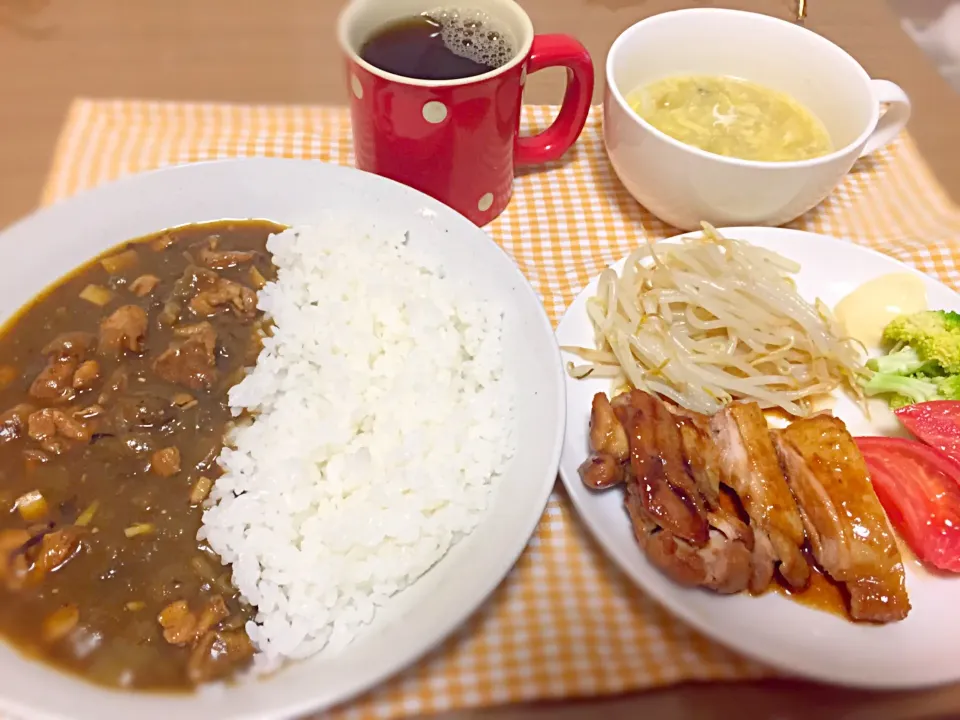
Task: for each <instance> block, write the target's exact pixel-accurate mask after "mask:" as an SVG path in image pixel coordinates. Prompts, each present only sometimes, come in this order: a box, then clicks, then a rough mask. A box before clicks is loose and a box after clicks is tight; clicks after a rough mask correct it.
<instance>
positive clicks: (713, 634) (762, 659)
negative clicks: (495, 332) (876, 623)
mask: <svg viewBox="0 0 960 720" xmlns="http://www.w3.org/2000/svg"><path fill="white" fill-rule="evenodd" d="M716 230H717V231H718V232H719V233H720V234H722V235H724V236H726V237H728V238H730V239H738V238H737V237H736V234H738V233H744V232H746V233H749V234H756V233H764V234H771V235H775V236H780V237H783V238H784V239H787V238H792V239H802V238H803V237H808V238H809V237H811V236H812V237H816V238H817V239H818V240H821V241H828V242H830V243H842V244H843V245H844V246H851V247H853V248H855V250H856V251H857V252H863V253H866V254H868V255H871V256H875V257H876V258H878V259H880V260H882V261H883V262H885V263H893V264H895V265H897V266H899V268H900V269H901V270H902V271H905V272H909V273H910V274H913V275H916V276H919V277H922V278H923V279H924V280H925V281H927V282H931V283H933V284H935V285H939V286H941V287H942V288H943V289H944V290H946V291H949V292H950V293H952V294H953V295H956V296H958V297H960V293H958V292H957V291H956V290H954V289H953V288H951V287H950V286H948V285H947V284H946V283H944V282H942V281H941V280H940V279H939V278H936V277H933V276H931V275H928V274H926V273H924V272H922V271H921V270H919V269H918V268H916V267H913V266H911V265H908V264H906V263H904V262H903V261H901V260H899V259H897V258H895V257H892V256H891V255H887V254H885V253H882V252H880V251H878V250H876V249H874V248H872V247H867V246H864V245H862V244H860V243H857V242H854V241H852V240H850V239H848V238H844V237H837V236H831V235H825V234H823V233H816V232H810V231H806V230H798V229H794V228H783V227H764V226H730V227H718V228H716ZM701 234H702V231H700V230H692V231H689V232H683V233H678V234H676V235H671V236H669V237H666V238H663V239H662V240H655V242H679V241H680V240H682V239H686V238H690V237H697V236H699V235H701ZM746 242H751V241H750V240H747V241H746ZM630 252H633V251H632V250H631V251H630ZM630 252H628V253H627V254H625V255H624V256H623V257H621V258H620V259H618V260H616V261H615V262H613V263H611V264H610V265H608V266H607V267H606V268H603V269H601V271H600V272H598V273H596V274H595V275H593V276H591V277H590V278H589V279H588V280H587V282H586V284H584V286H583V287H581V288H580V289H579V290H578V291H577V294H576V295H575V296H574V297H573V299H572V300H571V301H570V303H569V304H568V305H567V308H566V309H565V311H564V314H563V316H562V317H561V319H560V322H559V323H557V331H556V333H557V339H558V341H559V340H560V334H561V328H562V327H563V325H564V323H565V322H566V321H567V320H568V318H570V317H571V316H570V312H571V310H572V308H573V306H574V304H576V302H577V301H578V300H579V299H580V298H581V296H583V295H584V293H585V292H586V291H587V289H588V288H589V287H590V286H591V285H593V284H594V283H595V282H596V281H597V279H598V278H599V276H600V274H601V273H602V272H604V271H605V270H608V269H616V270H617V271H618V272H619V271H620V270H622V268H623V265H624V263H625V262H626V260H627V259H628V258H629V256H630ZM788 257H789V256H788ZM563 355H564V358H565V361H566V355H567V354H566V353H563ZM564 379H565V381H566V382H567V384H569V382H570V381H571V379H570V378H569V377H565V378H564ZM570 422H571V418H570V417H567V425H569V423H570ZM573 452H575V451H574V450H573V449H572V448H569V447H568V444H567V438H566V431H565V432H564V447H563V453H562V456H561V462H560V468H559V474H560V479H561V482H562V483H563V486H564V490H565V492H566V494H567V496H568V497H569V498H570V500H571V503H572V504H573V506H574V508H575V509H576V512H577V520H578V521H579V522H581V523H582V524H583V526H584V527H585V528H586V529H587V531H588V532H589V533H590V535H591V537H592V538H593V540H594V541H596V542H597V544H598V545H600V547H601V549H602V550H603V552H604V553H605V554H606V556H607V557H609V558H610V559H611V560H612V561H613V562H614V563H615V565H616V566H617V568H618V569H619V570H620V571H621V572H622V573H624V575H626V576H627V577H628V578H629V579H630V582H631V583H633V585H634V586H635V587H637V588H638V589H640V590H641V591H642V592H644V593H645V594H646V595H648V596H649V597H651V598H652V599H653V600H654V601H655V602H656V603H657V604H658V605H659V606H660V607H661V608H663V609H664V610H665V611H666V612H668V613H669V614H671V615H672V616H674V617H675V618H677V619H679V620H680V621H681V622H683V623H685V624H687V625H688V626H690V627H691V628H693V629H694V630H696V631H697V632H700V633H702V634H703V635H705V636H706V637H708V638H709V639H711V640H712V641H713V642H716V643H718V644H720V645H722V646H723V647H724V648H726V649H728V650H731V651H733V652H735V653H738V654H740V655H743V656H744V657H747V658H749V659H752V660H754V661H757V662H759V663H761V664H763V665H766V666H767V668H768V669H771V670H774V671H776V672H778V673H783V674H784V675H786V676H787V677H793V678H797V679H803V680H810V681H815V682H818V683H822V684H826V685H831V686H836V687H848V688H853V689H862V690H876V691H887V692H896V691H903V690H909V689H921V688H934V687H938V686H943V685H947V684H951V683H955V682H957V680H960V667H958V669H957V670H956V672H955V674H954V675H952V676H946V675H944V676H942V677H937V678H934V679H932V680H930V681H923V682H916V681H909V680H908V681H906V682H902V683H899V684H898V683H890V682H882V683H880V682H876V681H871V680H870V679H869V678H866V677H863V676H859V679H858V678H854V677H852V676H851V677H844V678H840V679H838V678H836V677H832V676H831V675H829V674H827V672H826V671H823V672H818V671H817V669H816V668H815V667H800V668H798V667H797V666H795V665H790V664H789V663H788V662H787V661H785V660H783V659H782V658H783V656H782V655H777V654H775V653H774V652H768V651H767V650H766V649H765V648H766V647H769V645H767V646H763V644H762V643H761V644H754V645H750V644H748V643H743V644H741V643H739V642H737V637H738V636H737V635H736V634H735V633H733V632H727V631H725V629H724V628H723V627H722V626H721V624H719V623H717V624H710V623H708V622H707V621H706V620H705V619H703V618H702V617H701V616H700V615H699V614H698V613H696V612H695V611H693V610H691V609H689V608H688V606H687V605H675V604H672V599H671V598H669V597H668V596H667V595H666V593H665V592H663V591H662V590H661V588H660V587H658V586H656V585H653V584H648V583H646V582H645V581H644V580H643V579H641V577H640V574H639V573H637V572H635V571H634V569H633V568H632V567H631V565H632V562H631V560H630V559H629V558H628V557H627V555H626V554H625V551H624V552H621V551H620V550H619V549H618V543H617V542H616V541H614V540H613V539H612V536H611V534H610V530H609V529H608V528H609V526H607V525H604V524H602V523H601V524H595V523H592V522H589V521H588V520H587V516H586V512H585V510H584V505H585V502H586V498H587V497H588V496H584V495H582V494H581V493H579V492H575V491H574V488H577V490H579V486H581V485H582V481H581V480H580V478H579V476H574V477H569V476H568V475H569V474H568V473H567V472H566V468H567V463H565V462H564V461H563V458H564V457H566V456H568V454H569V453H573ZM575 464H578V463H575ZM636 549H637V550H638V551H639V548H638V547H637V548H636ZM652 570H653V571H654V572H659V571H658V570H656V568H652ZM704 592H706V591H704ZM722 598H723V596H720V595H717V599H718V600H721V599H722ZM783 601H784V602H789V600H788V599H787V598H783ZM811 611H812V612H817V611H816V610H815V609H811ZM864 627H872V626H864ZM774 677H776V675H774Z"/></svg>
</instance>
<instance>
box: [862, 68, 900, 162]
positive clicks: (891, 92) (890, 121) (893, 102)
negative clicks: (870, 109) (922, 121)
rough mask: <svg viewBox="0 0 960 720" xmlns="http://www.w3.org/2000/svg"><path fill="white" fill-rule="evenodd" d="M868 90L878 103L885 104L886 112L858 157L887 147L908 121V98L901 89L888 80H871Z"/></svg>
mask: <svg viewBox="0 0 960 720" xmlns="http://www.w3.org/2000/svg"><path fill="white" fill-rule="evenodd" d="M870 89H871V90H872V91H873V96H874V98H876V101H877V102H878V103H881V104H886V106H887V110H886V112H885V113H883V115H881V116H880V120H879V121H878V122H877V126H876V127H875V128H874V129H873V132H872V133H870V137H868V138H867V142H866V144H865V145H864V146H863V151H862V152H861V153H860V157H863V156H864V155H869V154H870V153H872V152H875V151H877V150H879V149H880V148H882V147H886V146H887V145H889V144H890V142H891V141H892V140H893V139H894V138H895V137H896V136H897V135H899V134H900V131H901V130H903V128H904V126H906V124H907V121H908V120H909V119H910V98H909V97H908V96H907V94H906V93H905V92H904V91H903V88H901V87H900V86H899V85H897V84H896V83H892V82H890V81H889V80H871V81H870Z"/></svg>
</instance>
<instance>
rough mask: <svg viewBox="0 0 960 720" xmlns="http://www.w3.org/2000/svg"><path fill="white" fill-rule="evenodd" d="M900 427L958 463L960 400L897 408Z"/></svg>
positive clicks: (959, 453) (959, 455)
mask: <svg viewBox="0 0 960 720" xmlns="http://www.w3.org/2000/svg"><path fill="white" fill-rule="evenodd" d="M896 415H897V418H898V419H899V420H900V422H901V423H903V426H904V427H905V428H906V429H907V430H909V431H910V432H912V433H913V434H914V435H916V436H917V438H918V439H919V440H922V441H923V442H925V443H926V444H927V445H930V446H931V447H935V448H937V450H940V451H942V452H943V453H944V454H946V455H949V456H950V457H951V458H952V459H953V460H956V461H957V462H958V463H960V400H932V401H930V402H923V403H917V404H916V405H907V406H906V407H902V408H900V409H899V410H897V411H896Z"/></svg>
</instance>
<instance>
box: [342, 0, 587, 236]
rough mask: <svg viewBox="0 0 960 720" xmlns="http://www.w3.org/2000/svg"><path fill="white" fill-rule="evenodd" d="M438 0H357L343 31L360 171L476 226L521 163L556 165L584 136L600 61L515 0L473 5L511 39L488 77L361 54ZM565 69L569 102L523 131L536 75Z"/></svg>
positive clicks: (504, 195)
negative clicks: (429, 76)
mask: <svg viewBox="0 0 960 720" xmlns="http://www.w3.org/2000/svg"><path fill="white" fill-rule="evenodd" d="M437 7H445V6H442V5H438V2H437V0H353V2H350V3H349V4H348V5H347V6H346V8H344V10H343V11H342V12H341V14H340V18H339V20H338V26H337V34H338V38H339V41H340V45H341V48H342V49H343V52H344V54H345V56H346V71H347V78H346V79H347V88H348V90H349V97H350V113H351V121H352V127H353V142H354V151H355V154H356V165H357V167H358V168H360V169H361V170H366V171H368V172H373V173H376V174H378V175H382V176H384V177H387V178H390V179H392V180H396V181H398V182H401V183H404V184H405V185H409V186H410V187H413V188H416V189H417V190H420V191H421V192H424V193H426V194H428V195H431V196H432V197H435V198H436V199H438V200H440V201H441V202H443V203H445V204H446V205H449V206H450V207H452V208H453V209H454V210H456V211H458V212H460V213H461V214H463V215H465V216H466V217H467V218H469V219H470V220H472V221H473V222H475V223H476V224H477V225H484V224H486V223H488V222H490V221H491V220H493V219H494V218H495V217H497V216H498V215H499V214H500V213H501V212H503V210H504V208H505V207H506V206H507V203H508V202H509V201H510V196H511V193H512V191H513V176H514V166H515V165H516V164H521V165H527V164H537V163H544V162H549V161H551V160H557V159H558V158H560V156H561V155H563V153H564V152H566V151H567V150H568V149H569V148H570V146H571V145H573V143H574V142H576V140H577V138H578V137H579V136H580V132H581V131H582V130H583V126H584V123H585V122H586V120H587V114H588V112H589V110H590V102H591V98H592V96H593V82H594V77H593V63H592V62H591V60H590V54H589V53H588V52H587V50H586V48H584V47H583V45H582V44H580V43H579V42H578V41H577V40H575V39H573V38H572V37H568V36H566V35H536V36H535V35H534V34H533V24H532V23H531V22H530V18H529V17H528V16H527V14H526V13H525V12H524V11H523V9H522V8H521V7H520V6H519V5H517V4H516V3H515V2H513V0H466V2H465V4H462V5H461V4H460V3H457V4H456V6H455V7H457V8H460V7H463V8H466V9H469V10H470V11H476V12H481V13H484V14H485V15H486V16H488V17H489V18H491V19H492V20H493V21H494V22H495V23H496V24H497V26H499V27H502V28H504V29H505V30H506V31H507V32H508V33H509V35H511V36H512V40H513V43H512V44H513V51H514V54H513V55H512V57H511V58H510V59H509V60H508V61H507V62H505V63H504V64H502V65H500V66H499V67H496V68H493V69H491V70H489V71H488V72H483V73H482V74H479V75H474V76H472V77H465V78H461V79H454V80H420V79H416V78H410V77H404V76H402V75H396V74H393V73H391V72H387V71H385V70H382V69H380V68H378V67H375V66H374V65H372V64H370V63H369V62H367V61H365V60H363V59H362V58H361V56H360V53H361V48H362V47H363V45H364V43H366V42H367V41H368V40H369V39H370V38H371V36H373V35H374V34H375V33H377V32H378V31H380V30H381V29H382V28H384V26H387V25H389V24H390V23H392V22H396V21H399V20H401V19H403V18H409V17H415V16H417V15H421V14H423V13H429V12H431V11H433V10H435V9H436V8H437ZM547 67H565V68H567V88H566V92H565V94H564V98H563V104H562V106H561V108H560V112H559V113H558V115H557V118H556V120H555V121H554V122H553V124H552V125H551V126H550V127H549V128H547V129H546V130H544V131H543V132H541V133H539V134H537V135H533V136H529V137H524V136H521V135H520V132H519V130H520V106H521V98H522V95H523V85H524V82H525V81H526V78H527V75H528V74H529V73H534V72H537V71H538V70H542V69H544V68H547Z"/></svg>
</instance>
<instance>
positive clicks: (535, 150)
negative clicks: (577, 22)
mask: <svg viewBox="0 0 960 720" xmlns="http://www.w3.org/2000/svg"><path fill="white" fill-rule="evenodd" d="M548 67H565V68H567V90H566V92H565V93H564V94H563V104H562V105H561V106H560V112H559V113H558V114H557V119H556V120H554V121H553V124H552V125H551V126H550V127H548V128H547V129H546V130H544V131H543V132H542V133H538V134H537V135H532V136H530V137H517V142H516V162H517V164H533V163H545V162H550V161H551V160H558V159H559V158H560V156H561V155H563V154H564V153H565V152H566V151H567V150H569V149H570V146H571V145H573V144H574V143H575V142H576V141H577V138H578V137H580V133H581V132H582V131H583V126H584V125H585V124H586V122H587V115H588V114H589V113H590V103H591V101H592V100H593V62H592V61H591V60H590V53H588V52H587V49H586V48H585V47H584V46H583V45H582V44H580V42H579V41H577V40H574V39H573V38H572V37H570V36H568V35H537V36H536V37H534V38H533V46H532V47H531V49H530V55H529V59H528V60H527V74H531V73H535V72H537V71H538V70H543V69H544V68H548Z"/></svg>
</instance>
